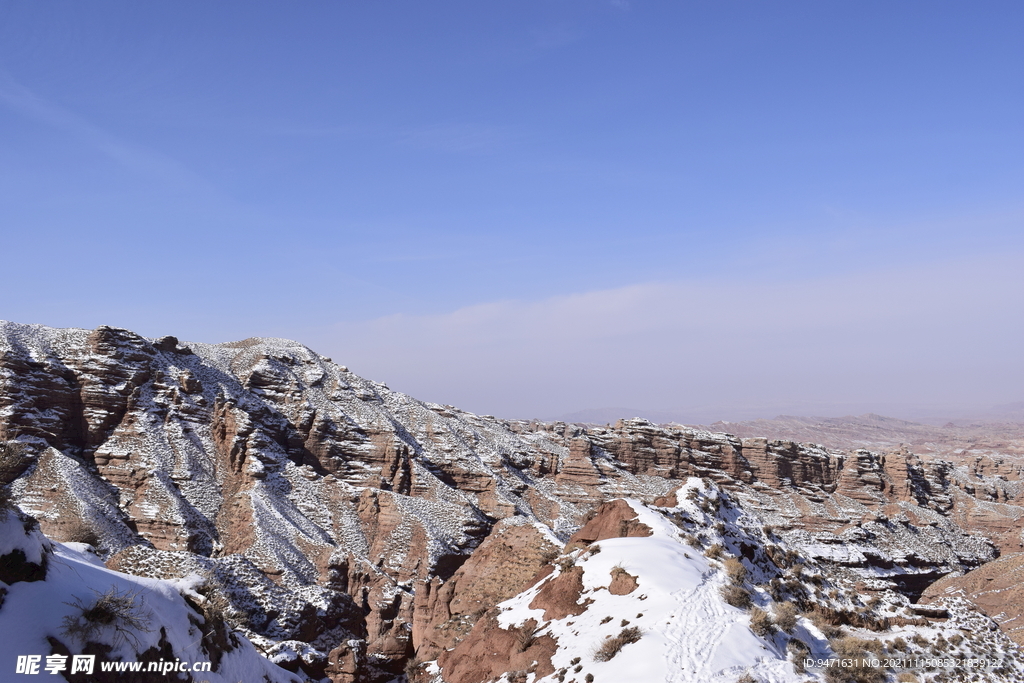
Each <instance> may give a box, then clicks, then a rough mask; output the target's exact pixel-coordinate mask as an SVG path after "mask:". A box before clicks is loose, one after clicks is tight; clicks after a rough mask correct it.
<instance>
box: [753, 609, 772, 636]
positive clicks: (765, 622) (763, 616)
mask: <svg viewBox="0 0 1024 683" xmlns="http://www.w3.org/2000/svg"><path fill="white" fill-rule="evenodd" d="M750 630H751V631H753V632H754V635H757V636H760V637H762V638H768V637H770V636H771V635H772V634H774V633H775V630H776V628H775V622H773V621H772V617H771V615H770V614H768V613H767V612H765V611H764V610H763V609H760V608H759V607H754V608H752V609H751V610H750Z"/></svg>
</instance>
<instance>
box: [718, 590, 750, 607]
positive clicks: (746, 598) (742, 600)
mask: <svg viewBox="0 0 1024 683" xmlns="http://www.w3.org/2000/svg"><path fill="white" fill-rule="evenodd" d="M721 593H722V599H723V600H725V601H726V602H727V603H729V604H730V605H732V606H733V607H739V608H740V609H746V608H748V607H750V593H748V592H747V589H746V588H744V587H743V586H737V585H736V584H727V585H725V586H722V588H721Z"/></svg>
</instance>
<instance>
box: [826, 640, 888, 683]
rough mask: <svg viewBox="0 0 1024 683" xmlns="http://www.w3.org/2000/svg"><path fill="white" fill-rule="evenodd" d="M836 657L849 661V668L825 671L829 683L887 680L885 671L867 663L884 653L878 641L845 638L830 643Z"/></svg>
mask: <svg viewBox="0 0 1024 683" xmlns="http://www.w3.org/2000/svg"><path fill="white" fill-rule="evenodd" d="M829 644H830V645H831V646H832V650H833V651H834V652H835V653H836V656H838V657H840V658H842V659H847V660H849V662H850V665H849V666H843V667H830V668H828V669H826V670H825V680H826V681H827V682H828V683H882V682H883V681H885V679H886V674H885V669H883V668H881V667H873V666H870V665H869V664H868V662H867V659H869V658H870V657H871V656H872V655H878V654H880V653H881V652H882V643H881V642H879V641H878V640H865V639H863V638H857V637H854V636H845V637H842V638H838V639H835V640H832V641H830V642H829Z"/></svg>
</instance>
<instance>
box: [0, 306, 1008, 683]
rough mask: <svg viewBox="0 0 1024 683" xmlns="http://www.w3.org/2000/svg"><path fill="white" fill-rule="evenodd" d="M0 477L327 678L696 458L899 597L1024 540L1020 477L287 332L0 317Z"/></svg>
mask: <svg viewBox="0 0 1024 683" xmlns="http://www.w3.org/2000/svg"><path fill="white" fill-rule="evenodd" d="M0 441H2V442H3V444H4V445H3V447H2V449H0V477H2V480H3V483H9V484H10V489H11V491H12V495H13V496H14V497H15V499H16V500H17V501H18V503H19V505H20V506H21V507H22V509H24V510H26V511H27V512H29V513H31V514H33V515H34V516H36V517H37V518H38V519H39V523H40V525H41V527H42V529H43V530H44V531H45V532H46V533H47V534H49V535H50V536H52V537H54V538H57V539H60V540H75V539H76V538H80V537H82V535H83V534H85V535H89V534H92V535H94V536H95V537H96V539H97V543H98V545H99V547H100V551H101V552H102V553H103V555H104V557H105V558H106V562H107V564H108V565H109V566H110V567H114V568H117V569H119V570H121V571H125V572H130V573H132V574H135V575H138V576H144V577H152V578H160V579H177V578H181V577H183V576H186V575H190V574H195V575H198V576H201V577H203V578H204V580H205V581H207V582H209V583H210V584H211V585H214V586H216V588H217V590H218V592H219V593H221V594H222V595H224V596H225V599H226V602H227V604H226V605H225V616H226V618H227V619H228V620H229V621H230V622H231V623H233V624H234V625H235V626H237V627H238V628H239V629H240V630H241V632H242V633H244V634H245V635H246V636H247V637H249V638H250V639H251V640H252V642H253V643H254V644H255V645H256V646H257V647H259V648H261V649H262V650H263V651H264V652H265V653H266V654H267V656H268V657H270V658H271V659H272V660H273V661H275V662H278V663H280V664H281V665H283V666H286V667H289V668H291V669H292V670H293V671H297V672H299V671H301V672H303V673H305V674H307V675H309V676H312V677H314V678H319V677H321V676H327V677H330V678H331V679H332V680H333V681H335V682H342V681H344V682H346V683H348V682H350V681H357V680H360V681H362V680H372V679H380V680H386V679H387V678H389V677H391V676H394V675H397V674H399V673H401V671H402V670H403V667H405V666H406V664H407V663H409V662H417V661H433V660H434V659H435V658H437V657H439V656H442V655H443V653H444V652H446V651H448V650H449V649H450V648H452V647H456V646H457V645H458V644H459V643H460V642H462V641H463V640H464V639H465V638H466V637H467V634H468V633H469V632H470V631H471V630H472V627H473V624H474V623H477V620H478V619H479V618H480V617H481V616H482V615H484V614H486V613H487V610H489V609H491V608H493V606H494V605H495V604H497V603H498V602H501V601H502V600H507V599H509V598H512V597H513V596H515V595H517V594H519V593H520V592H521V591H523V590H524V587H525V586H528V585H529V584H530V583H531V582H532V581H534V579H535V576H536V575H537V572H539V571H543V570H544V569H545V567H550V566H551V565H550V563H551V561H552V559H553V558H555V557H557V556H558V555H559V553H561V552H563V548H564V546H565V543H566V542H568V541H570V538H571V537H572V535H573V534H574V533H576V532H577V531H578V530H579V529H580V528H581V526H583V525H584V523H585V522H586V520H587V516H588V515H589V514H592V513H593V511H594V510H595V509H596V508H597V507H598V506H599V505H601V504H602V503H603V502H605V501H608V500H612V499H615V498H630V499H634V500H637V501H641V502H642V503H646V504H649V505H654V504H655V502H656V501H658V500H661V501H662V502H663V503H665V502H666V501H667V500H668V498H669V497H671V495H672V494H673V492H674V491H676V490H677V489H678V488H679V486H680V485H681V483H682V482H684V481H686V480H688V478H690V477H697V478H703V479H704V480H706V481H707V482H709V484H713V485H714V486H716V487H719V488H720V489H721V490H722V491H725V492H727V494H728V495H729V496H730V497H731V498H732V499H733V500H735V502H736V505H737V506H739V507H741V508H742V509H744V510H745V511H746V513H747V514H748V515H749V516H750V518H751V519H757V520H758V523H760V524H761V525H762V526H764V525H767V526H768V527H770V528H771V529H772V532H773V534H775V535H776V537H777V538H779V539H780V542H782V543H785V544H789V546H790V547H791V548H792V549H794V550H793V552H798V553H800V554H801V556H803V557H806V558H807V560H808V561H810V562H820V563H825V564H827V565H828V566H830V567H834V568H836V571H847V572H854V573H859V575H861V576H863V577H871V579H872V580H879V581H883V582H887V585H890V586H891V587H893V588H894V589H896V590H898V591H900V592H901V594H904V595H908V596H911V597H916V596H917V595H918V594H920V592H921V591H922V590H924V588H925V587H926V586H927V585H928V584H930V583H932V582H933V581H934V580H935V579H936V578H938V577H940V576H943V575H947V574H960V573H963V572H966V571H968V570H971V569H973V568H975V567H977V566H979V565H982V564H984V563H986V562H988V561H990V560H992V559H993V558H995V557H996V556H997V555H998V554H999V553H1006V552H1016V551H1018V550H1020V547H1021V538H1020V527H1019V525H1018V524H1017V523H1016V521H1017V519H1019V517H1020V515H1021V513H1022V508H1020V507H1019V506H1018V504H1017V503H1018V502H1019V501H1018V498H1019V490H1018V488H1017V483H1016V482H1015V481H1013V480H1011V479H1009V478H1008V477H1001V476H1000V475H999V474H993V472H992V471H989V470H986V469H984V468H982V469H978V468H974V469H972V468H970V467H967V466H965V465H962V464H960V465H958V464H954V463H953V462H949V461H944V460H933V459H922V458H921V457H919V456H917V455H915V454H913V453H911V452H909V451H907V450H905V449H904V450H898V449H897V450H893V451H891V452H888V453H876V452H870V451H866V450H858V451H853V452H839V451H835V450H830V449H827V448H824V447H818V446H814V445H809V444H797V443H793V442H789V441H779V440H767V439H763V438H739V437H736V436H732V435H729V434H724V433H713V432H709V431H705V430H700V429H689V428H681V427H673V426H656V425H653V424H651V423H649V422H647V421H644V420H622V421H620V422H618V423H617V424H616V425H615V426H606V427H586V428H585V427H582V426H579V425H571V424H565V423H539V422H529V421H512V420H500V419H497V418H493V417H488V416H477V415H473V414H471V413H466V412H464V411H461V410H458V409H456V408H454V407H452V406H443V405H438V404H433V403H429V402H423V401H418V400H415V399H413V398H411V397H409V396H406V395H404V394H401V393H398V392H394V391H391V390H390V389H388V388H387V387H386V386H385V385H383V384H380V383H376V382H372V381H369V380H366V379H363V378H361V377H358V376H357V375H355V374H353V373H352V372H350V371H349V370H348V369H347V368H345V367H343V366H339V365H336V364H334V363H333V362H331V360H330V359H328V358H324V357H322V356H320V355H318V354H316V353H314V352H313V351H311V350H309V349H307V348H306V347H304V346H302V345H300V344H297V343H295V342H290V341H287V340H276V339H250V340H245V341H242V342H233V343H228V344H219V345H207V344H197V343H185V344H183V343H181V342H179V341H178V340H176V339H174V338H173V337H163V338H160V339H146V338H143V337H140V336H138V335H136V334H134V333H132V332H129V331H127V330H122V329H117V328H110V327H100V328H97V329H96V330H91V331H90V330H74V329H71V330H61V329H53V328H46V327H42V326H31V325H18V324H14V323H0Z"/></svg>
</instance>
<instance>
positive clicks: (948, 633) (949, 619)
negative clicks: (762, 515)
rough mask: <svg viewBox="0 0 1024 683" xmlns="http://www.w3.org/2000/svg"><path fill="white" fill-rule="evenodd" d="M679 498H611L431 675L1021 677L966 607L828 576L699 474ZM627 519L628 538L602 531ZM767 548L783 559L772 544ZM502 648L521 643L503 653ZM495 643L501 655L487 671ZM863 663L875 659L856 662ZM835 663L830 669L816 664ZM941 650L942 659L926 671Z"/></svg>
mask: <svg viewBox="0 0 1024 683" xmlns="http://www.w3.org/2000/svg"><path fill="white" fill-rule="evenodd" d="M675 497H676V498H677V502H676V504H674V505H670V506H649V505H645V504H644V503H642V502H641V501H638V500H629V501H624V503H625V505H628V508H625V506H623V505H620V506H618V507H611V506H606V507H604V508H602V510H601V511H599V512H598V516H597V518H596V519H595V520H591V522H590V523H588V526H587V527H585V528H584V531H583V532H581V534H579V535H578V536H577V537H574V539H573V541H570V543H569V544H568V545H567V547H566V552H565V553H564V554H563V555H562V556H560V557H559V558H557V559H555V560H554V562H553V570H552V571H551V572H550V573H548V574H547V575H546V576H543V578H541V579H540V580H539V581H537V582H536V583H535V584H534V585H533V586H532V587H530V588H529V589H527V590H525V591H523V592H521V593H519V594H518V595H516V596H515V597H513V598H511V599H509V600H506V601H504V602H502V603H500V604H498V605H497V607H496V608H495V610H494V611H493V612H492V614H491V615H490V618H485V619H482V620H481V621H480V622H478V624H477V627H476V628H474V630H473V631H472V632H471V633H470V635H469V636H468V637H467V638H466V639H465V640H464V641H463V642H462V643H460V644H459V645H458V646H457V647H456V648H455V649H454V650H453V651H452V652H450V653H444V654H443V655H442V656H441V657H440V659H439V660H438V662H436V663H435V662H430V663H427V664H425V665H424V666H423V668H422V670H423V676H422V678H421V680H434V681H454V682H457V683H467V682H468V681H475V680H497V679H501V680H507V681H522V682H525V683H540V682H545V683H555V682H556V681H557V682H559V683H562V682H565V681H568V682H569V683H572V682H573V681H576V682H577V683H584V682H585V681H597V682H603V681H627V682H632V681H635V682H637V683H641V682H643V683H657V682H661V681H664V682H666V683H717V682H721V683H732V682H733V681H738V680H745V681H771V682H772V683H788V682H793V683H796V682H798V681H808V680H826V681H830V682H832V683H835V682H836V681H847V680H850V681H879V682H881V681H885V680H895V679H896V677H897V676H899V675H903V678H901V679H899V680H929V681H944V680H976V681H1016V680H1021V679H1022V678H1024V659H1022V658H1021V653H1020V652H1019V650H1018V649H1017V647H1016V645H1015V644H1014V643H1013V642H1012V641H1010V640H1009V639H1008V638H1007V637H1006V636H1005V635H1004V634H1002V633H1001V632H999V631H998V629H997V628H996V626H995V623H994V622H993V621H992V620H991V619H989V618H988V617H986V616H984V615H982V614H980V613H978V612H977V611H975V610H973V609H972V608H971V606H970V605H969V604H967V603H966V602H965V601H961V600H948V601H946V602H944V603H942V604H933V605H929V606H927V607H919V608H916V609H919V610H921V611H924V612H926V613H928V614H930V615H932V617H933V618H931V619H927V618H921V617H919V616H916V617H915V616H913V614H914V609H915V606H914V605H912V604H911V603H910V602H909V601H908V600H907V598H906V597H905V596H903V595H901V594H899V593H898V592H896V591H894V590H892V586H891V585H889V586H884V585H883V584H882V583H881V582H878V585H875V586H873V588H874V589H875V590H868V589H867V588H866V586H867V585H868V584H865V583H864V581H869V579H866V578H865V577H864V576H856V572H854V573H853V574H851V575H849V576H843V575H841V574H836V573H831V572H829V571H828V568H827V567H823V566H821V565H819V564H818V563H816V562H815V561H814V560H812V559H805V558H802V557H799V555H798V554H797V553H796V552H794V550H793V549H792V548H784V547H782V546H779V545H776V544H775V543H774V542H773V539H771V538H770V537H769V534H768V533H766V532H765V530H764V528H763V526H762V525H761V523H760V522H759V521H758V519H757V518H756V517H754V516H752V515H749V514H747V513H746V512H744V511H743V509H742V508H741V507H739V506H737V505H736V504H735V503H734V502H733V501H731V500H730V499H729V497H728V496H727V495H725V494H724V493H722V492H721V491H720V490H718V489H717V487H715V486H714V485H712V484H710V483H708V482H702V481H701V480H699V479H696V478H691V479H690V480H689V481H688V482H687V483H686V484H685V485H684V486H683V487H682V488H681V489H680V490H679V491H678V493H677V494H676V496H675ZM624 509H626V510H627V512H625V514H623V510H624ZM630 515H631V516H632V519H629V520H626V518H627V517H629V516H630ZM602 517H605V518H607V519H602ZM624 520H626V524H623V521H624ZM588 528H592V529H597V530H598V531H597V532H596V533H590V534H588V533H586V532H587V529H588ZM616 529H618V530H619V533H620V534H622V535H619V536H614V537H606V535H607V534H609V533H615V530H616ZM595 535H596V536H598V540H597V541H593V542H592V541H590V540H589V539H590V538H591V537H593V536H595ZM776 540H777V539H776ZM783 545H785V544H783ZM769 546H771V547H772V556H773V557H775V558H776V560H778V561H779V564H781V565H783V566H782V567H780V566H779V564H776V561H774V560H773V559H772V557H769V556H768V555H767V554H765V553H764V550H765V548H767V547H769ZM789 562H792V564H791V565H790V566H789V567H785V565H787V564H788V563H789ZM795 577H799V578H795ZM781 579H785V580H784V581H783V580H781ZM858 579H860V581H859V582H858ZM878 589H881V590H878ZM737 593H739V594H740V596H739V597H737ZM831 617H834V619H831V622H834V623H831V622H830V618H831ZM506 642H511V643H513V644H514V646H513V647H511V648H506V652H502V651H501V648H500V644H502V643H506ZM489 651H493V652H490V656H491V657H492V658H493V659H491V661H489V662H488V664H487V665H481V663H480V662H481V660H482V659H483V657H481V655H483V654H485V653H488V652H489ZM864 658H867V659H875V660H878V662H879V663H878V664H877V665H869V666H858V665H857V663H856V662H857V660H859V659H864ZM808 659H810V660H812V662H813V663H812V664H811V665H810V667H808V668H805V666H804V664H805V660H808ZM967 659H975V660H980V661H978V662H977V663H975V664H973V665H968V664H966V663H964V661H965V660H967ZM827 660H832V661H833V664H834V666H832V667H831V668H830V667H829V666H827V665H825V666H820V664H822V663H823V662H824V661H827ZM887 660H888V664H887V663H886V662H887ZM926 660H927V661H926ZM934 660H942V661H940V662H938V665H937V666H931V667H930V668H929V666H928V664H931V663H934ZM839 662H844V664H839ZM919 676H921V677H924V678H919ZM911 677H913V678H911Z"/></svg>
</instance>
